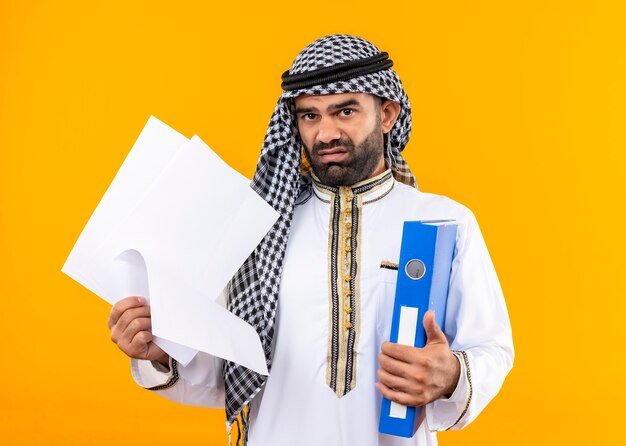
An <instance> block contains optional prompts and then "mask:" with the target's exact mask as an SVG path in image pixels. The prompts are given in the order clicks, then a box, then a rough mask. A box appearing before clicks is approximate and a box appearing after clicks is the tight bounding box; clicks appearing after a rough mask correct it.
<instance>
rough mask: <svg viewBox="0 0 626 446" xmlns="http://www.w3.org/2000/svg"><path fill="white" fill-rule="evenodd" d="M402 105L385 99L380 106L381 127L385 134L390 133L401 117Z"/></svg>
mask: <svg viewBox="0 0 626 446" xmlns="http://www.w3.org/2000/svg"><path fill="white" fill-rule="evenodd" d="M400 110H401V107H400V104H398V103H397V102H395V101H392V100H390V99H385V100H384V101H383V103H382V104H381V106H380V114H381V118H382V122H381V127H382V130H383V133H389V131H390V130H391V128H392V127H393V125H394V124H395V123H396V120H397V119H398V116H399V115H400Z"/></svg>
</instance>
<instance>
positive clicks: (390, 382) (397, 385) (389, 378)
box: [376, 368, 409, 392]
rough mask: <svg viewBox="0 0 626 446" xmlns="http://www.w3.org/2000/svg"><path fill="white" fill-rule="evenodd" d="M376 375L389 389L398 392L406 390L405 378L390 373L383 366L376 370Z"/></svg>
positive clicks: (407, 384) (407, 385)
mask: <svg viewBox="0 0 626 446" xmlns="http://www.w3.org/2000/svg"><path fill="white" fill-rule="evenodd" d="M376 376H378V381H380V382H381V383H383V384H384V385H385V386H387V387H389V388H390V389H393V390H396V391H398V392H407V391H408V387H409V383H408V382H407V380H406V379H404V378H401V377H399V376H396V375H392V374H391V373H389V372H388V371H387V370H385V369H383V368H380V369H378V370H377V371H376Z"/></svg>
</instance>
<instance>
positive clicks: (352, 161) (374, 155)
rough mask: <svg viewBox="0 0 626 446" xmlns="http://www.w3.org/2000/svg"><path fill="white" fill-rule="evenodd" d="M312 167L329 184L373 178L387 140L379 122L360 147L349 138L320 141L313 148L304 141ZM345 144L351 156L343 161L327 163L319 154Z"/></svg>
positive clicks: (346, 183) (322, 181)
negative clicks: (327, 141) (326, 141)
mask: <svg viewBox="0 0 626 446" xmlns="http://www.w3.org/2000/svg"><path fill="white" fill-rule="evenodd" d="M303 147H304V153H305V155H306V158H307V160H308V161H309V164H310V165H311V168H312V169H313V172H314V173H315V175H316V176H317V177H318V178H319V179H320V181H321V183H322V184H325V185H327V186H333V187H338V186H352V185H354V184H356V183H358V182H360V181H363V180H365V179H367V178H370V177H371V176H372V174H373V173H374V171H375V170H376V168H377V167H378V165H379V163H380V159H381V158H382V156H383V150H384V142H383V135H382V131H381V126H380V122H378V123H377V125H376V128H374V130H373V131H372V132H371V133H370V134H369V135H367V136H366V137H365V139H364V140H363V142H362V143H361V144H359V145H358V146H355V145H354V142H353V141H352V140H351V139H350V138H343V139H336V140H334V141H331V142H329V143H318V144H315V145H314V146H313V150H312V151H311V149H309V148H308V147H307V146H306V145H304V144H303ZM334 147H343V148H344V149H345V150H346V151H347V153H348V157H347V158H346V159H345V160H342V161H340V162H331V163H324V162H322V161H321V160H320V157H319V155H318V153H319V151H320V150H325V149H332V148H334Z"/></svg>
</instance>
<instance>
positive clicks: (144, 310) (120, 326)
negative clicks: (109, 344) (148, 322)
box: [111, 305, 150, 343]
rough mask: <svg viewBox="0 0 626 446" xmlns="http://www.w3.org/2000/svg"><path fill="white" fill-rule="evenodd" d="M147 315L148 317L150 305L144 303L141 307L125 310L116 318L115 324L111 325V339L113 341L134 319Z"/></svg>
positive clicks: (119, 336)
mask: <svg viewBox="0 0 626 446" xmlns="http://www.w3.org/2000/svg"><path fill="white" fill-rule="evenodd" d="M141 317H144V318H145V317H147V318H150V307H149V306H147V305H144V306H142V307H134V308H129V309H128V310H126V311H125V312H124V313H123V314H122V315H121V316H120V317H119V319H118V320H117V322H116V323H115V325H113V327H111V340H112V341H113V342H115V343H117V342H118V340H119V339H120V338H121V337H122V336H123V334H124V332H125V331H126V329H127V328H128V325H129V324H130V323H131V322H132V321H133V320H135V319H137V318H141Z"/></svg>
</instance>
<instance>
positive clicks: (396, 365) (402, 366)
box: [378, 353, 410, 378]
mask: <svg viewBox="0 0 626 446" xmlns="http://www.w3.org/2000/svg"><path fill="white" fill-rule="evenodd" d="M378 364H380V368H381V369H383V370H385V371H386V372H387V373H390V374H391V375H394V376H399V377H401V378H406V377H408V375H409V373H410V372H409V364H408V363H406V362H403V361H399V360H397V359H396V358H392V357H391V356H387V355H386V354H384V353H381V354H380V355H378Z"/></svg>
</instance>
